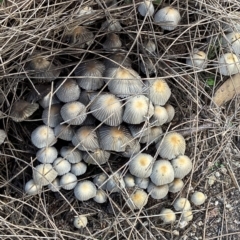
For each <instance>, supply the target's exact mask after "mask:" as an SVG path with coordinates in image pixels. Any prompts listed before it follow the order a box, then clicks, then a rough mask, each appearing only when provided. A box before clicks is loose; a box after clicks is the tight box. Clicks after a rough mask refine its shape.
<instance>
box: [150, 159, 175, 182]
mask: <svg viewBox="0 0 240 240" xmlns="http://www.w3.org/2000/svg"><path fill="white" fill-rule="evenodd" d="M150 178H151V180H152V182H153V183H154V184H155V185H157V186H161V185H164V184H168V183H171V182H172V181H173V179H174V171H173V167H172V165H171V163H170V162H169V161H168V160H158V161H156V162H155V163H154V165H153V168H152V173H151V175H150Z"/></svg>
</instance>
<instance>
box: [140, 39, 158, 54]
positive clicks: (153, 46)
mask: <svg viewBox="0 0 240 240" xmlns="http://www.w3.org/2000/svg"><path fill="white" fill-rule="evenodd" d="M143 48H144V49H145V50H146V51H147V52H150V53H154V52H155V50H156V44H155V43H154V42H153V41H152V40H147V41H145V42H144V43H143Z"/></svg>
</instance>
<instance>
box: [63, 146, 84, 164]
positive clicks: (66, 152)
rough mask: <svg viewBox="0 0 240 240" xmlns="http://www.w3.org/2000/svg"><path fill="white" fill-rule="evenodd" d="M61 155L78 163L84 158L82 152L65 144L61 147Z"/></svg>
mask: <svg viewBox="0 0 240 240" xmlns="http://www.w3.org/2000/svg"><path fill="white" fill-rule="evenodd" d="M60 155H61V156H62V157H63V158H65V159H67V160H68V161H69V162H70V163H78V162H80V161H81V160H82V153H81V152H80V151H79V150H78V149H76V148H74V147H70V146H65V147H62V148H61V149H60Z"/></svg>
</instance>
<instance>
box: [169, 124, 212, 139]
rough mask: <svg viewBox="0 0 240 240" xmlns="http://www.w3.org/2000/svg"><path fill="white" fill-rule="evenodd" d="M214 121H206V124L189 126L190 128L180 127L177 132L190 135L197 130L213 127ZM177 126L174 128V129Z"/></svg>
mask: <svg viewBox="0 0 240 240" xmlns="http://www.w3.org/2000/svg"><path fill="white" fill-rule="evenodd" d="M213 126H214V125H213V123H205V124H202V125H200V126H198V127H193V128H190V129H189V128H188V129H186V128H185V129H179V130H176V132H179V133H180V134H181V135H183V136H188V135H192V134H193V133H197V132H200V131H204V130H207V129H209V128H211V127H213ZM174 129H175V128H173V129H172V130H174Z"/></svg>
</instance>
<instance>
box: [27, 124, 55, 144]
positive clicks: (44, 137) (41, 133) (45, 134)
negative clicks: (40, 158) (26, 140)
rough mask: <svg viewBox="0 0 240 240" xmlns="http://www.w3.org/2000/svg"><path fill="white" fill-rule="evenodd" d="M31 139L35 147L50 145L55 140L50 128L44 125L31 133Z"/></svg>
mask: <svg viewBox="0 0 240 240" xmlns="http://www.w3.org/2000/svg"><path fill="white" fill-rule="evenodd" d="M31 140H32V143H33V145H34V146H36V147H37V148H44V147H47V146H52V145H53V144H55V143H56V141H57V140H56V138H55V135H54V132H53V130H52V128H50V127H48V126H46V125H41V126H39V127H37V128H36V129H35V130H34V131H33V132H32V134H31Z"/></svg>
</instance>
